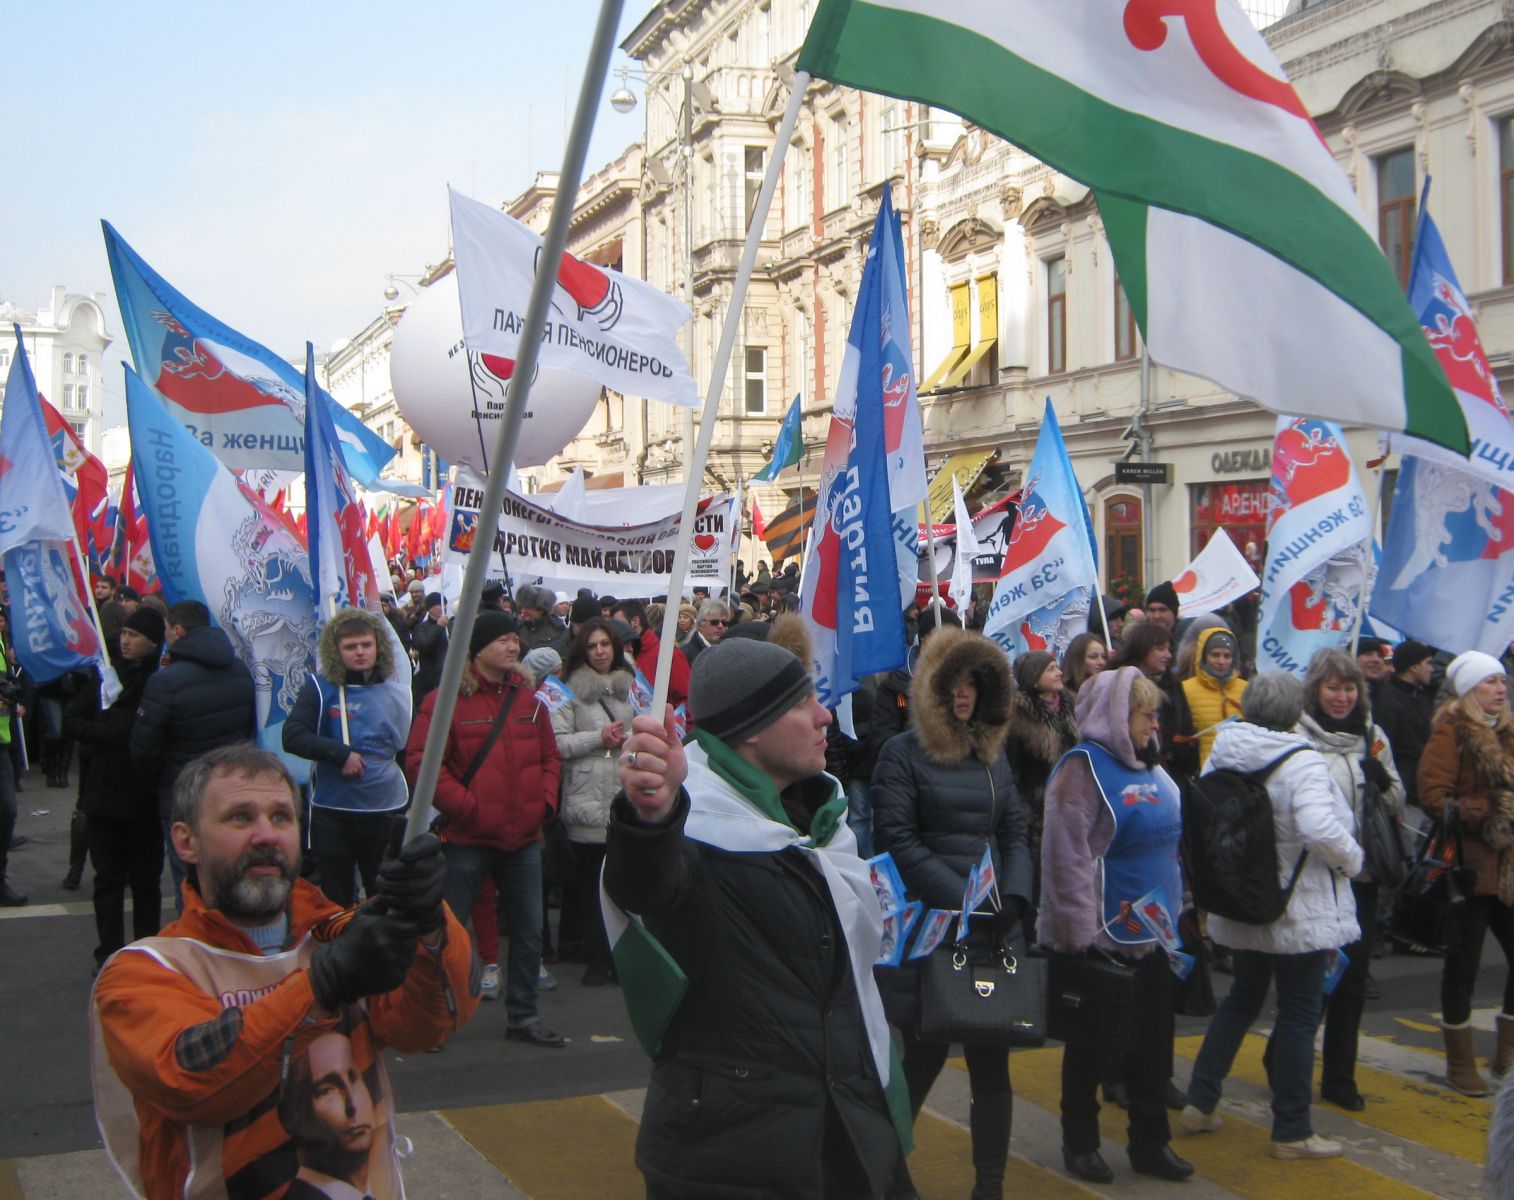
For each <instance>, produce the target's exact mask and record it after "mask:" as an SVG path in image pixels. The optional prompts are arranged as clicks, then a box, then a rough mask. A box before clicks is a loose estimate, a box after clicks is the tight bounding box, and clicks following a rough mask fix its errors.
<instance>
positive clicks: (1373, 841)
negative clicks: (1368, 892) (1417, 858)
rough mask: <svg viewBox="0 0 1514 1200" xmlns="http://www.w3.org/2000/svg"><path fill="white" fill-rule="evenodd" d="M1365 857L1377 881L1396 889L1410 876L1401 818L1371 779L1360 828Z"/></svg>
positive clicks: (1365, 797) (1367, 784) (1365, 861)
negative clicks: (1399, 830) (1397, 816)
mask: <svg viewBox="0 0 1514 1200" xmlns="http://www.w3.org/2000/svg"><path fill="white" fill-rule="evenodd" d="M1359 833H1360V836H1361V843H1362V858H1363V861H1364V865H1365V866H1366V868H1367V873H1368V874H1370V875H1371V876H1372V879H1373V881H1374V882H1376V883H1379V884H1381V885H1382V886H1383V887H1385V888H1388V889H1389V890H1392V889H1394V888H1397V887H1402V886H1403V883H1404V880H1406V879H1407V878H1408V877H1409V864H1408V861H1407V859H1406V857H1405V855H1404V844H1403V842H1402V841H1401V840H1400V839H1399V836H1398V821H1397V820H1396V819H1395V818H1394V816H1393V810H1392V809H1391V808H1389V807H1388V805H1387V804H1386V803H1385V802H1384V801H1383V794H1382V792H1381V791H1379V790H1378V786H1377V784H1375V783H1373V782H1372V781H1371V780H1370V779H1369V780H1368V781H1367V782H1366V784H1365V785H1364V786H1363V788H1362V821H1361V829H1360V830H1359Z"/></svg>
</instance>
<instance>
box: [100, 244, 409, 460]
mask: <svg viewBox="0 0 1514 1200" xmlns="http://www.w3.org/2000/svg"><path fill="white" fill-rule="evenodd" d="M101 225H103V226H104V228H105V253H106V257H107V258H108V259H109V260H110V273H111V277H112V278H113V279H114V280H115V284H116V299H117V300H118V301H119V303H120V305H121V319H122V321H123V322H124V323H125V325H126V340H127V342H128V343H130V345H131V356H132V359H133V361H134V362H135V363H136V367H137V373H138V374H139V375H140V376H141V377H142V379H143V380H144V381H145V382H146V383H148V384H150V385H151V386H152V388H153V389H155V390H156V392H157V393H158V395H159V396H160V397H161V403H162V404H164V405H166V406H167V408H168V410H169V411H170V412H172V413H173V415H174V418H175V419H176V420H177V421H178V422H179V423H180V424H181V425H183V426H184V427H185V428H186V429H188V430H189V431H190V433H191V434H193V436H194V437H195V438H196V439H198V441H199V442H200V443H201V444H202V445H203V446H205V447H206V448H208V449H209V450H210V451H211V452H212V453H213V454H214V455H215V456H216V458H217V459H219V460H220V461H221V462H223V463H225V464H226V465H227V466H228V467H230V468H231V469H232V470H234V471H241V470H247V469H251V468H257V467H272V468H275V469H278V470H281V471H302V470H304V468H305V461H304V451H303V442H304V420H305V381H304V378H303V376H302V373H301V372H300V371H299V370H297V369H296V368H295V367H294V366H293V365H291V364H290V363H287V362H285V361H284V360H283V359H282V358H280V357H279V356H278V355H277V354H275V353H274V352H273V351H272V350H270V349H268V347H266V346H264V345H262V344H261V343H259V342H255V341H253V340H252V339H251V338H249V337H246V336H244V335H243V334H240V333H238V332H237V331H236V330H235V329H232V328H230V327H229V326H227V325H223V324H222V323H221V322H220V321H218V320H216V319H215V318H214V317H213V316H211V315H210V314H209V313H207V312H206V311H205V310H204V309H202V308H200V307H198V306H197V305H195V304H194V303H193V302H192V301H191V300H189V298H188V297H186V296H185V295H184V294H183V293H182V292H180V291H178V289H176V288H175V287H174V286H173V285H172V284H170V283H169V282H168V281H167V280H166V279H164V278H163V277H162V276H161V275H159V274H158V273H157V272H156V271H154V270H153V269H152V268H151V267H150V266H148V265H147V263H146V262H144V261H143V260H142V258H141V257H140V256H139V255H138V254H137V252H136V251H135V250H133V249H132V248H131V247H130V246H128V245H127V244H126V241H125V239H123V238H122V237H121V235H120V234H118V233H117V232H116V231H115V230H114V229H113V228H111V225H110V223H109V222H108V221H102V222H101ZM319 395H320V396H321V399H322V400H323V401H325V404H326V407H327V411H328V412H330V414H331V419H332V422H333V424H334V425H335V428H336V435H337V438H338V440H339V441H340V443H341V447H342V456H343V459H344V460H345V462H346V464H347V469H348V470H349V471H350V472H351V473H352V476H353V478H354V479H356V480H357V481H358V482H359V483H361V484H362V485H363V486H364V487H368V488H372V487H382V486H383V485H381V484H379V482H378V477H379V472H380V471H381V470H382V469H383V467H384V464H385V463H387V462H388V461H389V460H390V459H391V458H393V457H394V454H395V451H394V448H393V447H392V446H390V445H389V444H388V443H387V442H385V441H384V439H383V438H381V437H379V435H378V434H377V433H375V432H374V431H373V430H371V429H369V428H368V427H367V426H366V425H364V424H363V423H362V422H361V421H359V420H358V419H357V418H356V417H355V416H353V415H352V414H351V413H350V412H348V411H347V410H346V409H345V408H343V407H342V406H341V405H340V404H338V403H337V402H336V401H335V400H333V399H332V398H331V397H330V396H329V395H328V394H327V393H326V392H325V391H320V392H319Z"/></svg>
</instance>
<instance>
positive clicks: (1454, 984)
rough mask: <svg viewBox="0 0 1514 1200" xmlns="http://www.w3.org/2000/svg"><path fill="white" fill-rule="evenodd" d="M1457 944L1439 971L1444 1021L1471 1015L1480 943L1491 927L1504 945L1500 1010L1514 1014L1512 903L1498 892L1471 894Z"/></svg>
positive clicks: (1459, 1022) (1460, 1021) (1461, 1021)
mask: <svg viewBox="0 0 1514 1200" xmlns="http://www.w3.org/2000/svg"><path fill="white" fill-rule="evenodd" d="M1459 920H1460V926H1459V928H1458V930H1457V938H1456V944H1455V945H1454V946H1452V947H1451V950H1450V952H1449V953H1448V954H1447V955H1446V962H1445V966H1444V967H1443V968H1442V970H1441V975H1440V1013H1441V1018H1442V1019H1443V1020H1444V1021H1445V1022H1446V1024H1447V1025H1464V1024H1466V1022H1467V1019H1468V1018H1469V1017H1471V1015H1472V988H1473V987H1474V986H1475V985H1476V983H1477V971H1478V968H1479V967H1480V966H1481V965H1482V944H1483V942H1484V941H1485V940H1486V935H1487V933H1488V931H1489V930H1490V929H1491V930H1492V931H1493V937H1494V938H1495V939H1497V941H1498V944H1499V946H1500V947H1501V948H1502V949H1503V956H1504V960H1505V961H1506V962H1507V963H1508V964H1509V967H1510V969H1509V971H1508V973H1506V974H1505V976H1504V985H1503V1011H1504V1012H1506V1013H1510V1014H1514V907H1510V906H1509V905H1507V904H1500V903H1499V901H1498V897H1497V896H1473V897H1472V898H1471V899H1470V900H1468V901H1467V902H1466V903H1465V904H1463V905H1462V906H1461V916H1460V918H1459Z"/></svg>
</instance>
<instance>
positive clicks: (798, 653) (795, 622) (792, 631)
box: [768, 613, 815, 672]
mask: <svg viewBox="0 0 1514 1200" xmlns="http://www.w3.org/2000/svg"><path fill="white" fill-rule="evenodd" d="M768 641H769V642H770V643H772V644H773V645H775V646H782V647H783V648H784V649H785V650H787V651H788V652H789V653H790V654H792V655H793V656H794V657H795V658H797V659H798V660H799V661H800V662H802V663H803V664H804V667H805V670H807V671H810V672H813V671H814V669H815V647H814V646H813V645H812V644H811V642H810V630H809V626H808V625H806V624H805V621H804V618H803V617H801V616H800V615H799V614H798V613H779V614H778V616H776V617H774V618H773V625H772V628H771V629H769V630H768Z"/></svg>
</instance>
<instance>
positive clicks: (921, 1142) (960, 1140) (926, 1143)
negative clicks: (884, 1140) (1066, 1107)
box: [909, 1112, 1088, 1200]
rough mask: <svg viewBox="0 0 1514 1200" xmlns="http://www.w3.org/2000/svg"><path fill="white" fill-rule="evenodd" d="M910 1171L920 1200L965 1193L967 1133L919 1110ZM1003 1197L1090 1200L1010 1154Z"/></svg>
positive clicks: (969, 1151) (969, 1172) (968, 1185)
mask: <svg viewBox="0 0 1514 1200" xmlns="http://www.w3.org/2000/svg"><path fill="white" fill-rule="evenodd" d="M909 1170H910V1175H911V1176H912V1177H913V1179H914V1181H915V1187H916V1188H917V1189H918V1190H919V1193H920V1200H948V1198H950V1200H957V1198H958V1197H960V1196H964V1195H966V1194H967V1193H968V1192H970V1191H971V1190H972V1187H973V1146H972V1137H971V1135H970V1134H969V1133H968V1132H967V1130H965V1129H963V1128H962V1127H961V1126H960V1125H958V1124H956V1123H955V1122H953V1121H948V1120H945V1119H944V1118H942V1117H938V1116H936V1115H935V1114H934V1113H931V1112H922V1113H921V1114H920V1116H919V1117H918V1118H917V1119H916V1121H915V1152H914V1153H913V1154H911V1155H910V1156H909ZM1004 1194H1005V1195H1006V1196H1034V1197H1036V1200H1088V1192H1087V1190H1086V1189H1085V1188H1083V1187H1081V1186H1079V1185H1078V1184H1076V1183H1074V1182H1073V1181H1072V1180H1070V1179H1068V1178H1067V1177H1066V1176H1064V1175H1060V1174H1058V1173H1057V1172H1055V1171H1048V1170H1047V1169H1046V1168H1045V1167H1038V1166H1036V1164H1035V1163H1033V1162H1029V1161H1027V1160H1026V1159H1024V1158H1021V1157H1020V1156H1019V1155H1018V1154H1011V1155H1010V1156H1009V1165H1008V1166H1007V1167H1006V1168H1005V1170H1004Z"/></svg>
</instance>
